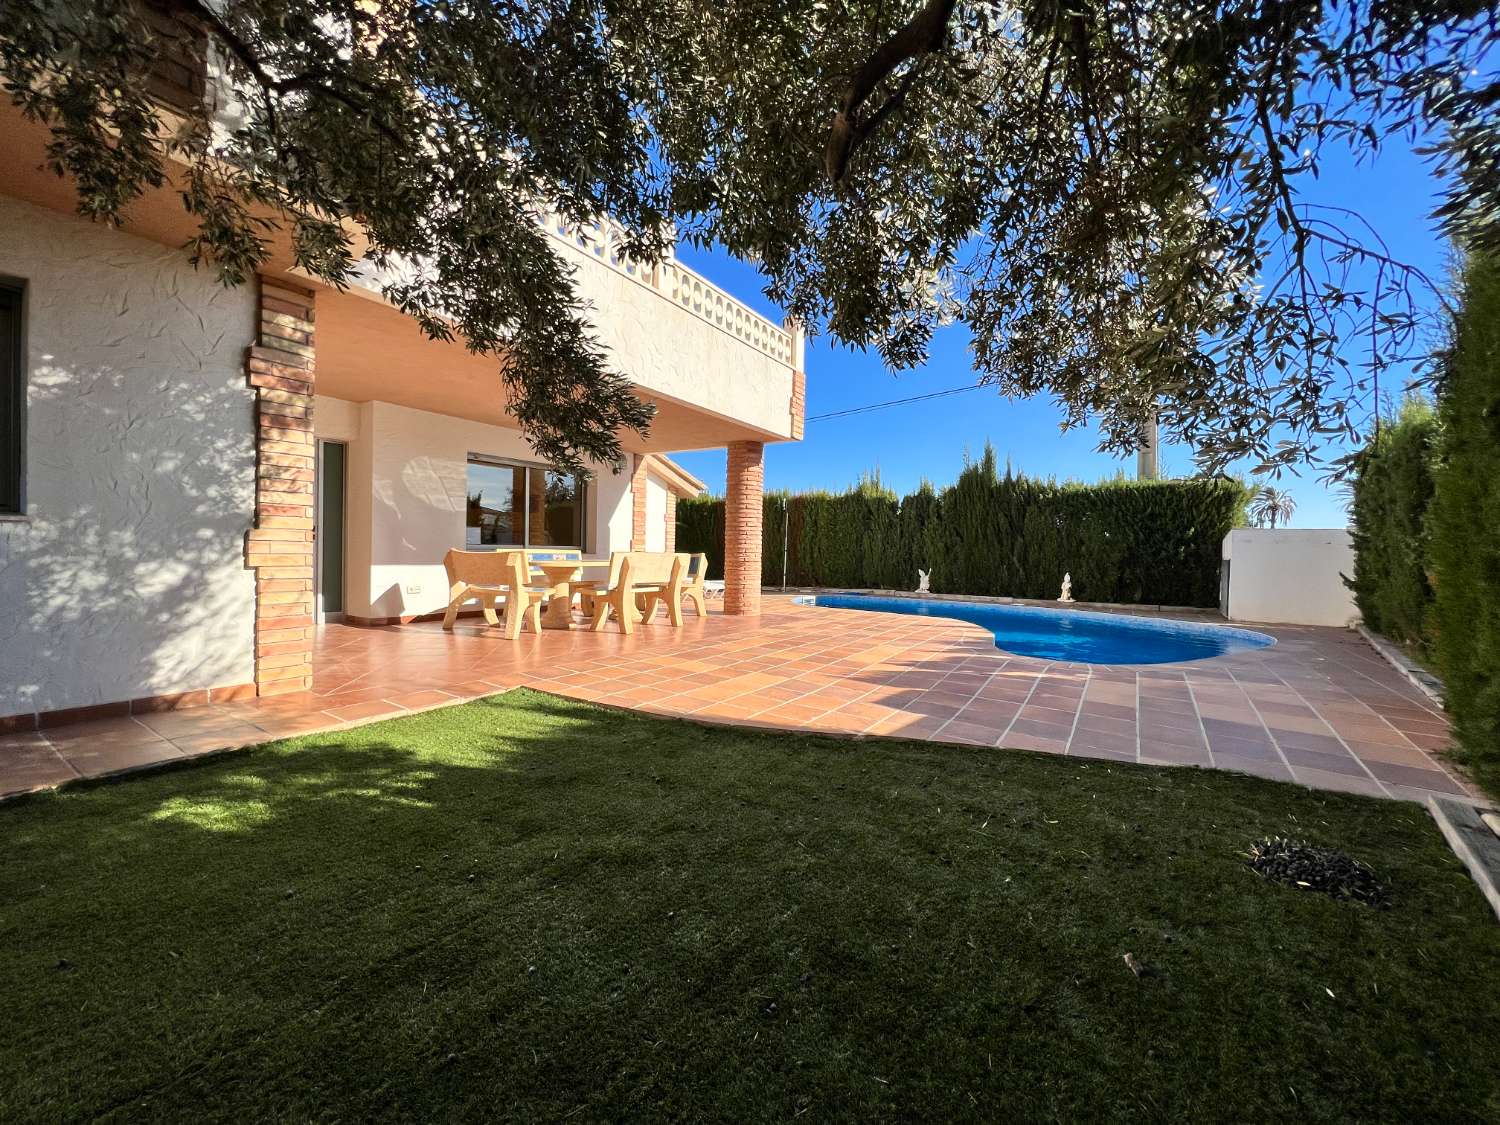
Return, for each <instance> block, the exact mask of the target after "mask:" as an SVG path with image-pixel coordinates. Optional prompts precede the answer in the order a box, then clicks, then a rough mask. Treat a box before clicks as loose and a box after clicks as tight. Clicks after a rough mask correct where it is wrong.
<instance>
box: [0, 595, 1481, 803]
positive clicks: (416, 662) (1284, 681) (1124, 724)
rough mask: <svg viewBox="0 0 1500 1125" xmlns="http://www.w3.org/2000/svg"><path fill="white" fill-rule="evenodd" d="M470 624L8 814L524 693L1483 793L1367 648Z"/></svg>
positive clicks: (74, 771) (152, 724)
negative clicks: (1055, 652)
mask: <svg viewBox="0 0 1500 1125" xmlns="http://www.w3.org/2000/svg"><path fill="white" fill-rule="evenodd" d="M473 620H474V619H466V621H464V622H461V623H460V624H459V626H458V628H457V629H456V630H455V631H454V633H453V634H451V635H450V634H445V633H443V632H442V631H441V630H440V629H439V627H438V626H437V625H436V624H435V623H433V624H419V625H409V626H403V627H399V628H386V629H358V628H352V627H346V626H339V625H333V626H328V627H326V628H325V629H324V630H323V634H322V636H321V638H320V640H319V642H318V646H317V652H316V657H315V682H314V688H313V690H312V691H311V692H306V693H302V694H299V695H296V696H282V697H279V698H274V699H268V700H257V701H248V702H239V703H226V704H219V705H215V706H210V707H203V708H195V709H192V710H183V711H175V712H161V713H157V714H147V715H141V716H135V717H130V718H118V719H107V720H102V721H98V722H92V723H80V724H75V725H73V726H70V727H55V728H52V729H49V730H43V731H41V732H37V733H26V734H12V735H0V794H4V793H14V792H18V791H24V790H29V789H36V788H45V787H48V786H52V785H57V784H60V783H63V782H65V781H68V780H71V779H73V778H76V777H88V776H97V775H101V774H108V773H114V772H119V771H122V770H128V769H132V768H137V767H141V766H146V765H151V764H155V763H159V762H163V761H168V760H175V759H181V758H186V757H192V756H195V755H199V754H204V753H208V752H211V751H214V750H219V749H224V748H229V747H234V746H243V745H249V744H253V743H256V742H263V741H267V740H269V739H273V738H282V737H285V736H288V735H292V734H301V733H305V732H308V731H316V730H320V729H331V728H335V727H339V726H347V725H351V724H354V723H359V722H367V721H370V720H373V719H379V718H387V717H390V716H393V715H398V714H402V713H409V712H411V711H414V710H421V709H424V708H429V707H434V706H442V705H444V704H447V703H451V702H455V701H458V700H462V699H470V698H476V697H479V696H483V695H488V694H492V693H493V692H495V691H498V690H501V689H504V688H509V687H514V686H519V685H526V686H530V687H534V688H537V689H540V690H543V691H550V692H555V693H557V694H560V695H566V696H571V697H573V698H576V699H584V700H590V701H594V702H598V703H603V704H608V705H612V706H620V707H631V708H636V709H639V710H644V711H649V712H652V713H655V714H661V715H674V716H678V715H685V716H692V717H693V718H695V719H703V720H710V721H717V722H733V723H748V724H753V725H763V726H769V727H778V728H788V729H797V730H810V731H823V732H831V733H838V734H848V735H854V734H865V735H897V736H900V737H903V738H917V739H927V740H933V741H938V742H950V743H958V744H962V745H966V746H984V747H1006V748H1013V749H1018V750H1032V751H1041V752H1044V753H1052V754H1069V755H1075V756H1079V757H1087V758H1096V759H1104V760H1111V761H1129V762H1145V763H1157V764H1163V765H1197V766H1206V767H1213V768H1219V769H1232V770H1241V771H1244V772H1246V773H1253V774H1258V775H1260V776H1263V777H1271V778H1277V779H1280V780H1287V781H1296V782H1301V783H1302V784H1304V785H1309V786H1314V787H1318V788H1327V789H1339V790H1345V791H1349V792H1356V793H1368V794H1372V795H1378V796H1389V797H1398V798H1409V799H1416V800H1425V799H1426V797H1427V796H1428V795H1429V794H1432V793H1441V794H1446V795H1460V796H1462V795H1466V794H1470V793H1471V790H1470V789H1469V787H1468V786H1467V784H1466V783H1465V782H1463V781H1462V780H1461V779H1460V778H1459V777H1458V775H1457V774H1456V772H1455V771H1453V770H1452V768H1451V767H1450V766H1449V765H1447V764H1445V762H1444V761H1443V758H1442V755H1441V751H1442V750H1443V748H1444V747H1445V746H1446V745H1447V741H1448V725H1447V721H1446V719H1445V718H1444V716H1443V714H1442V713H1441V711H1440V710H1438V709H1437V708H1436V707H1435V706H1434V705H1433V704H1432V703H1431V702H1430V701H1428V700H1427V698H1426V697H1425V696H1423V695H1422V694H1421V693H1420V692H1418V691H1417V690H1416V689H1415V688H1413V687H1411V686H1410V685H1409V684H1408V683H1407V682H1406V680H1405V679H1404V678H1403V677H1401V676H1400V675H1398V674H1397V673H1396V672H1395V671H1394V670H1393V669H1391V667H1390V666H1389V665H1388V664H1386V663H1385V661H1384V660H1382V659H1381V657H1380V656H1379V655H1378V654H1376V653H1375V652H1374V651H1372V650H1371V649H1370V648H1369V646H1368V645H1366V644H1365V643H1364V641H1362V640H1361V639H1360V638H1359V637H1358V636H1356V635H1355V634H1353V633H1350V632H1347V631H1344V630H1338V629H1317V628H1297V627H1286V628H1268V629H1266V631H1267V632H1270V633H1272V634H1274V635H1275V636H1276V638H1277V640H1278V643H1277V644H1276V645H1275V646H1273V647H1271V648H1268V649H1261V650H1257V651H1254V652H1250V653H1244V654H1239V655H1235V656H1229V657H1217V658H1214V659H1211V660H1202V661H1195V662H1192V663H1188V664H1178V665H1156V666H1150V665H1147V666H1141V667H1138V668H1137V667H1122V666H1109V665H1079V664H1058V663H1047V662H1045V661H1039V660H1032V659H1028V658H1024V657H1015V656H1008V655H1007V654H1005V653H1003V652H1000V651H999V650H997V649H996V648H995V647H994V644H993V642H992V640H991V638H990V635H989V634H988V633H987V632H985V631H984V630H982V629H980V628H978V627H976V626H972V625H967V624H963V623H959V622H953V621H945V620H941V619H930V618H921V617H908V616H898V615H894V614H882V613H867V612H860V611H854V610H836V609H820V608H813V607H810V606H800V605H794V604H792V602H791V601H790V599H786V598H768V599H767V601H766V608H765V612H764V614H763V615H762V616H761V617H760V618H759V619H744V618H730V617H723V616H720V615H718V614H717V613H714V614H710V616H709V617H708V618H707V619H704V620H699V619H697V618H694V617H692V616H691V615H690V616H689V617H688V619H687V623H686V625H685V626H684V627H683V628H682V629H680V630H674V629H671V628H669V627H668V626H667V625H666V624H665V623H664V622H661V623H658V624H654V625H651V626H648V627H645V628H643V629H641V630H640V631H638V632H637V633H636V634H635V635H634V636H630V637H626V636H623V635H622V634H620V633H618V632H614V631H611V632H607V633H592V632H587V631H582V630H579V631H574V632H571V633H567V632H546V633H543V634H542V635H541V636H534V635H529V634H528V635H523V637H522V638H521V640H520V641H519V642H510V641H506V640H505V639H504V637H502V636H501V635H500V633H499V631H498V630H486V629H485V628H484V626H483V625H482V624H474V623H472V621H473Z"/></svg>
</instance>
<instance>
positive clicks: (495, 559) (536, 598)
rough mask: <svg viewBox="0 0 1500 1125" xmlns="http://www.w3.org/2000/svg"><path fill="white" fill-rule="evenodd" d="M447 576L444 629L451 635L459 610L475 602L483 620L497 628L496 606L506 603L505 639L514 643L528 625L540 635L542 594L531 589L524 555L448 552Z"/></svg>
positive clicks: (444, 561)
mask: <svg viewBox="0 0 1500 1125" xmlns="http://www.w3.org/2000/svg"><path fill="white" fill-rule="evenodd" d="M443 569H444V570H445V571H447V572H448V608H447V610H446V611H444V613H443V628H444V629H445V630H447V631H448V632H452V631H453V621H454V619H455V618H456V617H457V616H458V607H459V606H460V605H462V604H463V603H464V602H469V601H477V602H479V604H480V605H481V606H482V607H483V608H484V619H485V621H486V622H487V623H488V624H490V625H498V624H499V623H500V622H499V619H498V618H497V617H496V616H495V604H496V602H498V601H500V600H502V599H503V600H504V602H505V635H506V636H507V637H508V638H510V639H511V640H515V639H516V638H517V637H519V636H520V635H521V626H522V625H523V624H524V623H525V622H526V621H530V622H531V629H532V632H534V633H540V632H541V631H542V601H543V600H544V599H545V598H546V596H547V594H546V591H545V590H535V589H532V588H531V586H530V568H529V567H528V565H527V561H526V552H525V551H458V550H453V551H449V552H448V553H447V554H446V555H444V556H443Z"/></svg>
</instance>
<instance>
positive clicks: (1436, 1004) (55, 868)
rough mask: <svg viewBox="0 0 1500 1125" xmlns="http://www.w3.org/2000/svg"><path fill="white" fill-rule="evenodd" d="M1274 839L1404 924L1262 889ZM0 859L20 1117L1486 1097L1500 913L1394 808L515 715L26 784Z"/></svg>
mask: <svg viewBox="0 0 1500 1125" xmlns="http://www.w3.org/2000/svg"><path fill="white" fill-rule="evenodd" d="M1272 833H1284V834H1294V835H1299V836H1305V837H1307V838H1309V839H1312V840H1313V841H1314V842H1317V843H1323V844H1329V845H1334V846H1338V847H1341V848H1344V849H1345V850H1348V851H1350V852H1352V853H1353V854H1355V855H1356V856H1357V857H1359V858H1361V859H1363V860H1365V861H1366V862H1368V863H1369V864H1370V865H1371V866H1373V867H1374V868H1375V869H1376V870H1377V871H1378V872H1379V873H1380V874H1381V875H1382V877H1383V878H1385V879H1386V880H1388V882H1389V883H1390V884H1391V886H1392V888H1393V892H1394V896H1395V899H1396V907H1395V908H1394V909H1393V910H1390V911H1386V912H1377V911H1373V910H1369V909H1367V908H1365V907H1363V906H1360V905H1358V904H1353V903H1337V902H1333V901H1331V900H1327V899H1323V898H1321V897H1319V896H1314V895H1308V894H1302V893H1298V892H1296V891H1291V890H1287V889H1285V888H1282V887H1278V886H1273V885H1269V884H1266V883H1263V882H1261V881H1260V880H1259V879H1258V878H1257V877H1256V876H1254V875H1253V874H1252V873H1250V872H1249V871H1248V869H1247V868H1246V867H1245V865H1244V857H1243V854H1242V853H1243V851H1244V849H1245V848H1246V847H1247V846H1248V844H1249V843H1250V842H1251V841H1252V840H1253V839H1256V838H1258V837H1260V836H1264V835H1269V834H1272ZM0 841H3V857H4V863H3V867H0V903H3V904H4V905H3V908H0V948H4V949H5V950H6V957H5V958H4V959H3V962H0V992H3V994H4V995H5V997H6V998H7V1000H6V1011H7V1019H6V1020H5V1021H3V1023H0V1116H3V1117H4V1118H5V1119H6V1120H26V1119H34V1118H76V1117H81V1116H90V1115H95V1114H99V1113H105V1112H109V1111H112V1110H113V1111H119V1112H122V1113H125V1114H129V1115H142V1114H149V1115H150V1116H152V1117H153V1118H166V1119H171V1118H192V1119H194V1120H205V1119H216V1118H239V1119H243V1118H244V1117H246V1116H253V1117H273V1116H275V1117H296V1118H308V1117H341V1118H360V1119H369V1118H375V1117H380V1118H386V1117H402V1118H414V1119H423V1120H427V1119H432V1118H435V1117H445V1118H446V1117H482V1118H498V1117H504V1118H520V1119H555V1118H559V1117H564V1116H566V1115H569V1114H574V1115H576V1117H577V1118H582V1119H618V1118H620V1117H628V1116H652V1117H658V1116H666V1117H677V1118H693V1119H705V1118H713V1119H734V1120H751V1119H784V1118H787V1117H791V1116H794V1115H797V1114H799V1113H802V1112H804V1111H806V1112H809V1113H811V1115H812V1116H813V1117H815V1118H827V1117H849V1118H854V1117H858V1118H869V1117H902V1118H921V1117H925V1118H929V1119H941V1120H953V1119H958V1118H965V1117H968V1118H975V1119H993V1118H995V1117H1015V1118H1021V1119H1028V1120H1029V1119H1034V1118H1043V1117H1045V1118H1068V1119H1091V1120H1092V1119H1108V1118H1120V1119H1130V1118H1150V1119H1161V1118H1173V1117H1190V1118H1193V1119H1194V1120H1216V1119H1218V1120H1231V1119H1232V1120H1247V1119H1251V1120H1259V1119H1265V1118H1270V1117H1297V1118H1299V1119H1317V1118H1334V1117H1341V1116H1358V1117H1363V1118H1367V1119H1379V1118H1388V1119H1406V1120H1411V1119H1418V1118H1425V1119H1435V1118H1441V1119H1444V1120H1460V1119H1463V1118H1465V1117H1472V1118H1476V1119H1478V1118H1482V1117H1485V1116H1487V1115H1488V1114H1489V1111H1490V1110H1492V1109H1493V1108H1494V1106H1495V1104H1496V1098H1497V1097H1500V1093H1497V1081H1496V1075H1495V1070H1494V1066H1495V1064H1494V1061H1493V1058H1492V1054H1493V1052H1492V1051H1491V1050H1490V1048H1489V1046H1488V1045H1489V1044H1491V1043H1493V1042H1495V1041H1496V1038H1497V1036H1500V1022H1497V1020H1500V1017H1497V1012H1500V983H1497V982H1500V930H1497V928H1496V927H1495V926H1494V925H1493V923H1492V922H1491V921H1490V920H1488V919H1487V917H1486V915H1485V911H1484V907H1483V905H1482V903H1481V902H1480V900H1479V896H1478V894H1477V892H1476V891H1475V890H1474V888H1473V887H1472V886H1471V885H1470V884H1469V883H1468V882H1467V880H1466V878H1465V877H1464V876H1463V875H1462V873H1461V871H1460V870H1459V869H1458V867H1457V865H1456V863H1455V861H1454V860H1453V859H1452V857H1451V856H1450V855H1449V854H1448V853H1447V851H1446V849H1445V848H1444V846H1443V845H1442V843H1441V841H1440V839H1439V838H1438V836H1437V833H1436V830H1435V829H1434V828H1433V827H1432V825H1431V824H1430V823H1429V822H1428V820H1427V818H1426V815H1425V814H1424V813H1423V812H1422V811H1421V810H1420V809H1419V808H1417V807H1416V806H1411V805H1400V804H1395V803H1392V802H1376V801H1366V800H1362V799H1359V798H1353V797H1340V796H1336V795H1332V794H1325V793H1312V792H1309V791H1306V790H1302V789H1298V788H1295V787H1292V786H1283V785H1278V784H1275V783H1271V782H1262V781H1257V780H1254V779H1249V778H1243V777H1232V776H1226V775H1218V774H1214V773H1209V772H1199V771H1184V770H1153V769H1151V768H1148V767H1134V766H1111V765H1106V764H1104V763H1099V762H1094V763H1087V762H1077V761H1067V760H1060V759H1052V758H1046V757H1033V756H1030V755H1026V754H1019V753H1015V752H1008V751H965V750H960V749H955V748H952V747H936V746H928V745H925V744H913V743H848V742H841V741H837V740H829V739H821V738H817V737H810V736H787V735H776V734H761V733H757V732H750V731H733V730H723V729H710V728H702V727H698V726H694V725H691V724H684V723H674V722H667V721H660V720H653V719H649V718H645V717H642V716H638V715H632V714H626V713H620V712H614V711H607V710H602V709H598V708H594V707H590V706H588V705H584V704H578V703H572V702H568V701H565V700H560V699H555V698H552V697H547V696H541V695H537V694H534V693H527V692H517V693H513V694H511V695H507V696H505V697H497V698H495V699H491V700H486V701H482V702H479V703H474V704H470V705H467V706H462V707H454V708H448V709H444V710H441V711H435V712H429V713H426V714H421V715H416V716H412V717H408V718H404V719H399V720H393V721H391V722H386V723H380V724H376V725H373V726H368V727H363V728H359V729H357V730H352V731H345V732H341V733H338V734H333V735H320V736H309V737H304V738H300V739H294V740H289V741H287V742H283V743H278V744H273V745H271V746H267V747H262V748H259V749H257V750H253V751H250V752H247V753H243V754H238V755H233V756H226V757H224V758H221V759H218V760H216V761H213V762H211V763H209V764H206V765H204V766H201V767H199V768H196V769H191V770H179V771H174V772H171V773H167V774H161V775H157V776H150V777H143V778H137V779H133V780H130V781H128V782H125V783H120V784H114V785H105V786H97V787H94V788H91V789H87V790H76V791H65V792H62V793H57V794H52V795H48V796H45V797H40V798H32V799H29V800H27V801H25V802H22V803H18V804H16V805H13V806H7V807H4V808H0ZM1126 953H1129V954H1131V958H1132V961H1133V962H1134V964H1135V965H1136V967H1137V968H1138V969H1139V970H1140V972H1139V975H1137V972H1136V970H1135V969H1132V968H1131V967H1130V966H1129V965H1127V964H1126V962H1125V960H1124V955H1125V954H1126Z"/></svg>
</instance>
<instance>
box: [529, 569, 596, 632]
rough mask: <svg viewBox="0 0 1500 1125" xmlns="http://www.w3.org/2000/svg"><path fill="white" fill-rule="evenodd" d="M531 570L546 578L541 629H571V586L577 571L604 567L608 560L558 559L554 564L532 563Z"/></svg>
mask: <svg viewBox="0 0 1500 1125" xmlns="http://www.w3.org/2000/svg"><path fill="white" fill-rule="evenodd" d="M531 566H532V569H533V570H539V571H541V572H542V574H543V575H544V576H545V577H546V582H547V596H548V602H547V608H546V610H544V611H543V613H542V628H543V629H571V628H573V584H574V582H575V581H576V580H577V578H576V576H577V574H578V572H579V571H582V570H589V569H594V568H597V567H601V566H602V567H604V568H606V569H608V567H609V560H608V559H583V560H581V561H580V560H578V559H571V560H568V559H559V560H557V561H556V562H534V563H532V564H531Z"/></svg>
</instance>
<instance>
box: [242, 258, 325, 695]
mask: <svg viewBox="0 0 1500 1125" xmlns="http://www.w3.org/2000/svg"><path fill="white" fill-rule="evenodd" d="M257 339H258V341H259V342H258V343H257V344H256V345H255V346H254V347H252V348H251V349H250V352H249V355H248V357H247V359H246V362H245V367H246V374H247V375H248V377H249V380H250V385H251V386H252V387H254V388H255V389H256V396H255V429H256V442H255V527H254V529H252V530H251V531H250V532H248V533H247V534H246V536H245V565H246V566H247V567H249V568H250V569H252V570H254V571H255V688H256V693H257V694H259V695H280V694H284V693H286V692H292V691H303V690H306V689H307V688H310V687H312V642H313V487H314V479H313V478H314V473H315V455H314V448H315V447H314V445H313V433H312V407H313V398H312V395H313V295H312V293H311V291H309V290H306V289H302V288H300V287H298V286H295V285H292V284H289V283H287V282H284V281H280V280H275V281H273V280H270V279H267V278H261V279H260V323H259V328H258V335H257Z"/></svg>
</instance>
